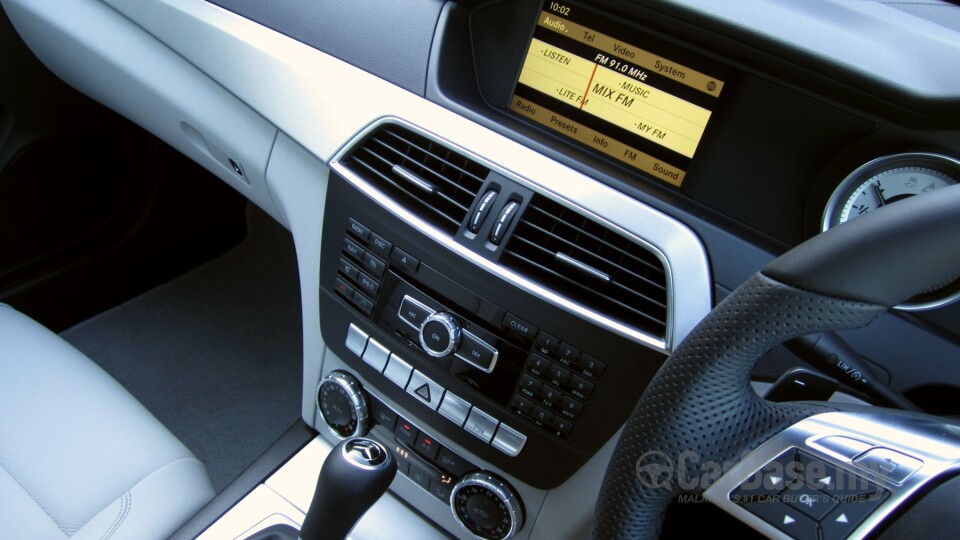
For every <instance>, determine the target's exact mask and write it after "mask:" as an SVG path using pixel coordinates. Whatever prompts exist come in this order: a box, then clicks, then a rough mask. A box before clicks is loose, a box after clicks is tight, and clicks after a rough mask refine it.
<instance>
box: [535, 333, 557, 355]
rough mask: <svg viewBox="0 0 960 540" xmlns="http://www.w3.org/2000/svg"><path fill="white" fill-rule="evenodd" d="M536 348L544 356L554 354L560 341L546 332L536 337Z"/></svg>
mask: <svg viewBox="0 0 960 540" xmlns="http://www.w3.org/2000/svg"><path fill="white" fill-rule="evenodd" d="M537 348H539V349H540V351H541V352H543V353H544V354H547V353H553V354H556V353H557V351H558V350H559V349H560V340H559V339H557V338H556V337H554V336H552V335H550V334H548V333H546V332H540V335H538V336H537Z"/></svg>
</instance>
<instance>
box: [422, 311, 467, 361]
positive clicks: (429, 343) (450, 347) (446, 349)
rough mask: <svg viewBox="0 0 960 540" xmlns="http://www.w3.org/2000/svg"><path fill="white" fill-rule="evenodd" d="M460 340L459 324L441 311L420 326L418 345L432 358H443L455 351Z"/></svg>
mask: <svg viewBox="0 0 960 540" xmlns="http://www.w3.org/2000/svg"><path fill="white" fill-rule="evenodd" d="M460 338H461V332H460V323H459V322H458V321H457V319H456V318H454V316H453V315H451V314H449V313H446V312H443V311H439V312H437V313H433V314H432V315H430V316H428V317H426V318H425V319H424V320H423V324H421V325H420V345H421V346H422V347H423V350H424V352H426V353H427V354H428V355H430V356H433V357H434V358H443V357H444V356H447V355H449V354H451V353H453V352H454V351H456V350H457V347H458V346H459V345H460Z"/></svg>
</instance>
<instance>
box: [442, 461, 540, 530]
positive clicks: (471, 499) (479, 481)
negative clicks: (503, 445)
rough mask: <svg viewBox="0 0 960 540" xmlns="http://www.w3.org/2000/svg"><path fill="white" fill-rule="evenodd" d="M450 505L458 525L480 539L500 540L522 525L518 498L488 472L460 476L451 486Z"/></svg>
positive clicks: (501, 481) (521, 510)
mask: <svg viewBox="0 0 960 540" xmlns="http://www.w3.org/2000/svg"><path fill="white" fill-rule="evenodd" d="M450 508H451V509H452V510H453V515H454V517H456V518H457V522H458V523H460V526H461V527H463V528H464V529H466V530H467V531H469V532H470V533H472V534H474V535H476V536H479V537H480V538H489V539H491V540H504V539H506V538H510V537H511V536H513V535H514V534H516V533H517V531H519V530H520V528H521V527H523V508H522V507H521V505H520V498H519V497H518V496H517V495H516V493H514V492H513V489H511V488H510V486H508V485H507V483H506V482H504V481H503V480H500V479H499V478H497V477H496V476H494V475H492V474H490V473H486V472H482V471H481V472H475V473H470V474H468V475H466V476H464V477H463V478H461V479H460V481H459V482H457V485H456V486H454V487H453V494H452V495H451V497H450Z"/></svg>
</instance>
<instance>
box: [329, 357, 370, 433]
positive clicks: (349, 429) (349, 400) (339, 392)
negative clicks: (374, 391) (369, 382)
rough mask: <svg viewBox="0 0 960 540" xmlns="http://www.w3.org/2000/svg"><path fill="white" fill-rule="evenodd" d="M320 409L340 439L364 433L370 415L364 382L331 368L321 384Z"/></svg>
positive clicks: (330, 427) (331, 429)
mask: <svg viewBox="0 0 960 540" xmlns="http://www.w3.org/2000/svg"><path fill="white" fill-rule="evenodd" d="M317 410H318V411H319V413H320V417H321V418H322V419H323V421H324V423H325V424H326V426H327V427H328V428H329V429H330V431H331V432H332V433H333V435H335V436H336V437H338V438H341V439H346V438H348V437H353V436H356V435H363V434H364V433H366V431H367V427H368V424H369V422H368V419H369V417H370V414H369V409H368V407H367V400H366V398H365V397H364V395H363V390H362V389H361V388H360V383H359V382H357V380H356V379H354V378H353V376H352V375H350V374H349V373H347V372H345V371H331V372H330V373H329V374H327V376H326V377H324V378H323V379H321V381H320V384H319V385H317Z"/></svg>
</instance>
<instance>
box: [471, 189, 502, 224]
mask: <svg viewBox="0 0 960 540" xmlns="http://www.w3.org/2000/svg"><path fill="white" fill-rule="evenodd" d="M498 194H499V192H498V191H497V190H495V189H491V190H489V191H487V192H486V193H484V194H483V198H481V199H480V202H479V203H478V204H477V208H476V209H475V210H474V211H473V214H472V215H471V216H470V223H469V224H468V225H467V229H468V230H469V231H470V232H472V233H473V234H477V233H478V232H480V228H481V227H482V226H483V222H484V221H486V220H487V215H489V214H490V208H492V207H493V202H494V201H496V200H497V195H498Z"/></svg>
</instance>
